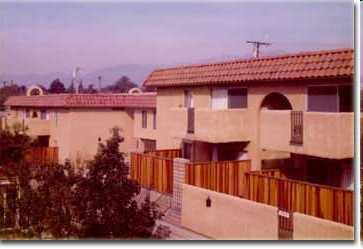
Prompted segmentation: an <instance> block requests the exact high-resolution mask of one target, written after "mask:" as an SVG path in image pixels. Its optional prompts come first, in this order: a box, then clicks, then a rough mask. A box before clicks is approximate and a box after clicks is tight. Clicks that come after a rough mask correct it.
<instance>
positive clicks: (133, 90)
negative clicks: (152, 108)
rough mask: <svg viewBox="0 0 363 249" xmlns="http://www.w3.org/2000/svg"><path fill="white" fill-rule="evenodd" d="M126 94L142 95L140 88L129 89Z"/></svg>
mask: <svg viewBox="0 0 363 249" xmlns="http://www.w3.org/2000/svg"><path fill="white" fill-rule="evenodd" d="M128 93H130V94H132V93H142V91H141V89H140V88H137V87H134V88H131V89H130V90H129V92H128Z"/></svg>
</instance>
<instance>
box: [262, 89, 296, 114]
mask: <svg viewBox="0 0 363 249" xmlns="http://www.w3.org/2000/svg"><path fill="white" fill-rule="evenodd" d="M262 109H268V110H292V105H291V103H290V101H289V99H288V98H287V97H286V96H285V95H283V94H281V93H278V92H273V93H270V94H268V95H266V96H265V97H264V98H263V100H262V102H261V106H260V110H262Z"/></svg>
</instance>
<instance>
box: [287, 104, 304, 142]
mask: <svg viewBox="0 0 363 249" xmlns="http://www.w3.org/2000/svg"><path fill="white" fill-rule="evenodd" d="M303 124H304V122H303V112H302V111H291V140H290V144H291V145H302V144H303V130H304V127H303Z"/></svg>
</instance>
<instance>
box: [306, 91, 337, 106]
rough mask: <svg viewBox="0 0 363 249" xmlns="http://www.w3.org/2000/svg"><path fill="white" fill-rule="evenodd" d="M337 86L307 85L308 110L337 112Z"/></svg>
mask: <svg viewBox="0 0 363 249" xmlns="http://www.w3.org/2000/svg"><path fill="white" fill-rule="evenodd" d="M338 104H339V103H338V88H337V87H336V86H314V87H308V111H310V112H338V111H339V106H338Z"/></svg>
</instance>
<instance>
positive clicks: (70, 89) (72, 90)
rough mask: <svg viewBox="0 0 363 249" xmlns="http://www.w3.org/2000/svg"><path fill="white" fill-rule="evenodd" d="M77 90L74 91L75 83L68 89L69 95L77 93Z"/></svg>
mask: <svg viewBox="0 0 363 249" xmlns="http://www.w3.org/2000/svg"><path fill="white" fill-rule="evenodd" d="M75 92H76V90H75V89H74V84H73V82H72V83H71V84H70V85H69V87H68V89H67V93H75Z"/></svg>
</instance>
